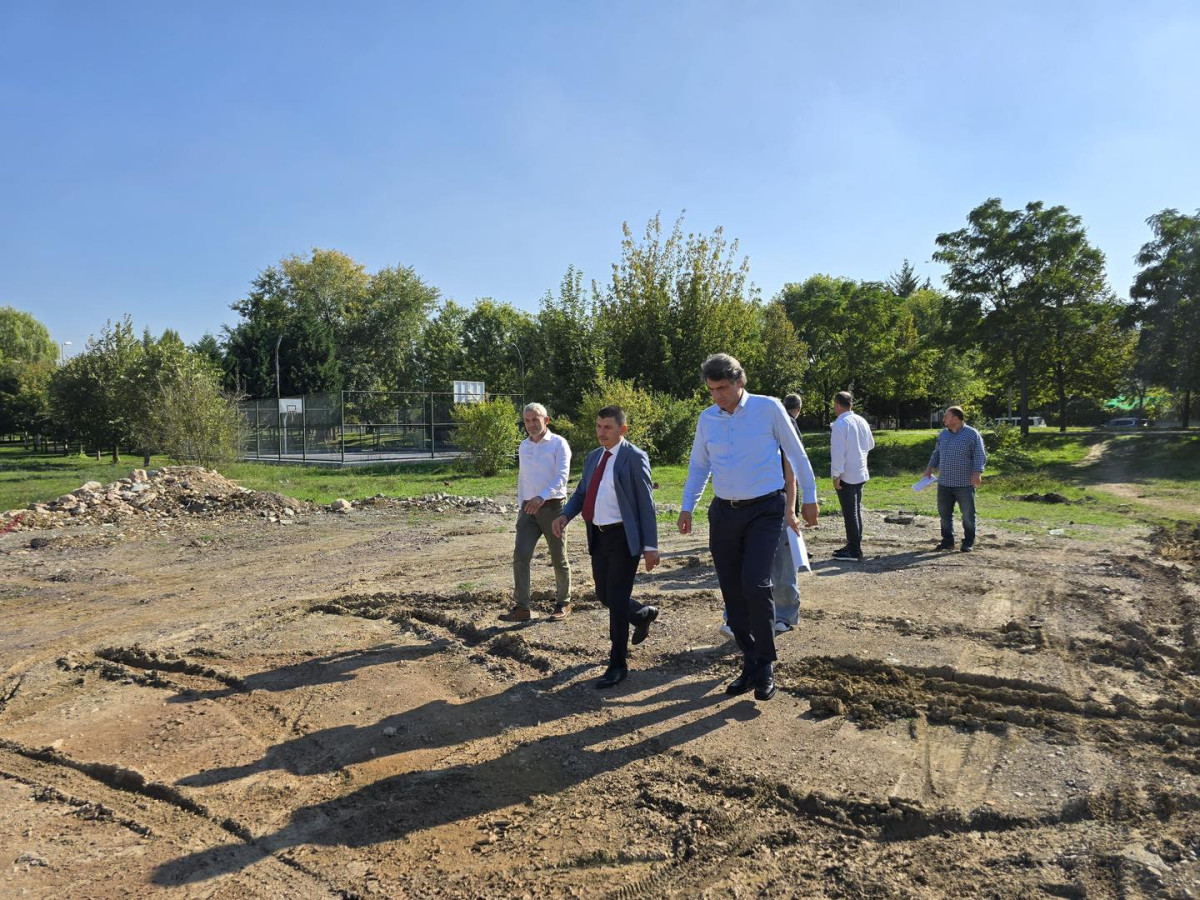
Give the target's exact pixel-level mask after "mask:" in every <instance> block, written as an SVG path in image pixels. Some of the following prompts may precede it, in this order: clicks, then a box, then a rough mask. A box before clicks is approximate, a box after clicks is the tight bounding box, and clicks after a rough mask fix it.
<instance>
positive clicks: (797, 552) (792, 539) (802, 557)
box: [787, 528, 812, 572]
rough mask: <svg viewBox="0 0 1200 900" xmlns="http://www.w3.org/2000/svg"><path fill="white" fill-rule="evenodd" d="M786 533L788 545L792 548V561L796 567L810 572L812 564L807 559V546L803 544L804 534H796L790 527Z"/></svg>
mask: <svg viewBox="0 0 1200 900" xmlns="http://www.w3.org/2000/svg"><path fill="white" fill-rule="evenodd" d="M787 533H788V545H789V546H790V547H791V548H792V562H793V563H795V566H796V568H797V569H808V571H810V572H811V571H812V565H811V564H810V563H809V561H808V547H806V546H805V545H804V535H802V534H796V532H794V531H792V529H790V528H789V529H788V530H787Z"/></svg>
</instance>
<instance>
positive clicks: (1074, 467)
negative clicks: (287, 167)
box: [0, 430, 1200, 533]
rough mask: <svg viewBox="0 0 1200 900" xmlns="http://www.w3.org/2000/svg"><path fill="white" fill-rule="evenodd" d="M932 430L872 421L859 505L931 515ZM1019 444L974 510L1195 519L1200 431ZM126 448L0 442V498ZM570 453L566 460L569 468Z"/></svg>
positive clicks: (291, 484)
mask: <svg viewBox="0 0 1200 900" xmlns="http://www.w3.org/2000/svg"><path fill="white" fill-rule="evenodd" d="M936 436H937V432H936V431H933V430H927V431H902V432H880V433H878V434H877V435H876V444H877V446H876V449H875V451H874V452H873V453H872V454H871V471H872V478H871V482H870V484H869V485H868V487H867V489H866V490H865V491H864V492H863V503H864V505H866V506H867V507H868V508H871V509H892V510H905V511H910V512H917V513H921V514H923V515H935V514H936V511H937V509H936V504H937V500H936V494H935V492H934V491H932V490H928V491H925V492H923V493H921V494H914V493H913V492H912V490H911V489H910V486H911V484H912V483H913V482H914V481H916V480H917V478H919V477H920V475H921V472H922V471H923V470H924V468H925V464H926V462H927V461H928V458H929V453H930V451H931V450H932V447H933V441H934V439H935V438H936ZM1105 442H1107V446H1106V447H1104V448H1103V449H1104V452H1103V453H1102V454H1100V455H1099V456H1097V457H1096V458H1095V459H1093V460H1089V454H1090V453H1094V452H1095V451H1096V450H1097V448H1098V447H1099V446H1100V445H1101V444H1104V443H1105ZM805 445H806V447H807V449H808V452H809V456H810V458H811V460H812V463H813V468H814V470H815V471H816V473H817V476H818V495H819V497H820V500H821V503H822V506H823V507H825V508H826V514H828V515H833V514H835V512H836V508H837V497H836V496H835V494H834V491H833V487H832V484H831V483H830V481H829V478H828V477H827V473H828V471H829V436H828V434H815V435H811V436H807V437H806V439H805ZM1025 448H1026V450H1027V451H1028V452H1029V454H1030V456H1031V457H1032V458H1033V460H1034V462H1035V463H1036V469H1034V470H1033V471H1029V472H1003V471H1001V472H996V471H995V470H993V469H989V472H988V475H987V477H986V478H985V479H984V484H983V487H982V488H981V489H980V493H979V501H978V507H979V514H980V517H981V518H982V519H985V520H988V521H992V522H994V523H995V524H998V525H1003V526H1005V527H1010V528H1013V529H1015V530H1028V529H1041V528H1047V527H1052V528H1058V527H1061V528H1065V529H1067V530H1068V533H1086V528H1087V526H1093V525H1103V526H1120V525H1126V524H1131V523H1143V524H1157V523H1161V522H1166V521H1200V434H1187V435H1180V434H1156V433H1152V432H1151V433H1136V434H1121V435H1109V434H1104V433H1100V432H1094V431H1074V432H1068V433H1066V434H1059V433H1058V432H1057V431H1050V430H1045V431H1035V432H1032V433H1031V434H1030V437H1029V440H1028V442H1027V443H1026V445H1025ZM126 459H127V461H126V462H125V463H124V464H122V465H120V466H113V465H111V464H108V463H107V462H105V463H97V462H95V461H94V460H90V459H87V458H84V457H62V456H46V455H34V454H29V453H26V452H25V451H23V450H22V449H21V448H19V447H16V446H11V445H9V446H0V509H13V508H22V507H24V506H26V505H27V504H29V503H30V502H32V501H35V500H49V499H53V498H55V497H57V496H59V495H60V494H64V493H67V492H69V491H71V490H74V489H75V488H77V487H79V486H80V485H81V484H83V483H84V482H85V481H90V480H95V481H100V482H109V481H113V480H115V479H116V478H119V477H122V476H126V475H128V474H129V470H130V469H132V468H134V467H136V466H139V465H140V464H141V458H140V457H127V458H126ZM581 462H582V460H581V459H580V460H576V464H577V466H576V470H575V471H576V474H577V472H578V464H580V463H581ZM168 463H169V460H167V459H166V458H163V457H155V458H154V459H153V460H152V461H151V465H152V466H162V465H167V464H168ZM222 472H223V474H225V475H226V476H227V477H229V478H232V479H233V480H234V481H236V482H238V483H239V484H243V485H245V486H246V487H250V488H254V489H256V490H267V491H277V492H279V493H282V494H287V495H289V496H293V497H297V498H299V499H302V500H311V501H314V502H316V503H329V502H331V501H333V500H335V499H337V498H339V497H345V498H347V499H355V498H360V497H369V496H372V495H374V494H380V493H382V494H385V495H387V496H391V497H411V496H420V495H423V494H430V493H435V492H438V491H445V492H448V493H454V494H459V495H467V496H489V497H503V496H512V494H513V493H514V492H515V490H516V472H515V471H509V472H506V473H505V474H502V475H499V476H496V477H494V478H480V477H478V476H475V475H473V474H471V473H469V472H467V471H464V470H463V469H461V468H459V467H458V466H457V465H455V464H453V463H446V464H419V465H413V464H408V465H387V464H381V465H376V466H358V467H352V468H346V469H333V468H326V467H317V466H296V465H288V466H276V465H269V464H263V463H233V464H229V465H226V466H223V467H222ZM654 477H655V480H656V481H657V482H658V484H659V486H660V490H659V492H658V498H659V500H660V502H662V503H664V504H666V505H668V506H674V507H677V506H678V503H679V498H680V496H681V493H682V490H683V481H684V478H685V477H686V468H685V467H684V466H657V467H655V470H654ZM446 482H449V485H447V484H446ZM1113 484H1120V485H1123V486H1124V488H1125V489H1124V490H1122V491H1121V492H1120V493H1117V492H1116V490H1115V489H1114V488H1112V487H1111V486H1112V485H1113ZM1105 485H1108V486H1109V487H1107V488H1106V487H1104V486H1105ZM1047 492H1055V493H1059V494H1062V495H1063V496H1065V497H1067V498H1068V499H1069V500H1071V501H1072V503H1070V504H1060V505H1050V504H1044V503H1033V502H1028V501H1023V500H1019V499H1016V498H1017V497H1018V496H1020V495H1025V494H1032V493H1038V494H1044V493H1047ZM703 505H704V504H703V502H702V506H703ZM674 515H675V514H674V512H671V511H666V512H664V513H663V518H664V519H665V520H673V519H674ZM1072 529H1074V531H1072Z"/></svg>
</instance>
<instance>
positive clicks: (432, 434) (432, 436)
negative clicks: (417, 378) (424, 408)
mask: <svg viewBox="0 0 1200 900" xmlns="http://www.w3.org/2000/svg"><path fill="white" fill-rule="evenodd" d="M436 457H437V412H435V411H434V408H433V391H430V392H429V458H430V459H435V458H436Z"/></svg>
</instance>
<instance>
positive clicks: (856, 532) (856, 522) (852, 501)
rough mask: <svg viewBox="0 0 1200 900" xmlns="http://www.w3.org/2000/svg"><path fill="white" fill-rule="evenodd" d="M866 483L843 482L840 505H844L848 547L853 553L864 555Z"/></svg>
mask: <svg viewBox="0 0 1200 900" xmlns="http://www.w3.org/2000/svg"><path fill="white" fill-rule="evenodd" d="M863 484H865V482H859V483H858V484H847V483H846V482H845V481H843V482H842V486H841V488H840V489H839V490H838V492H837V495H838V503H840V504H842V521H843V522H845V523H846V547H847V549H849V551H850V552H851V553H862V531H863V523H862V489H863Z"/></svg>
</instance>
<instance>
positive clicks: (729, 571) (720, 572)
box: [708, 491, 786, 667]
mask: <svg viewBox="0 0 1200 900" xmlns="http://www.w3.org/2000/svg"><path fill="white" fill-rule="evenodd" d="M785 505H786V501H785V500H784V495H783V492H782V491H781V492H780V493H778V494H776V495H775V496H774V497H770V498H768V499H766V500H760V501H759V502H758V503H755V504H753V505H751V506H736V507H731V506H728V505H726V504H724V503H722V502H721V501H720V500H718V499H716V498H714V499H713V501H712V503H711V504H710V505H709V507H708V547H709V549H710V550H711V551H712V557H713V566H714V567H715V568H716V570H717V580H718V581H719V582H720V584H721V595H722V596H723V597H724V598H725V614H726V615H727V616H728V617H729V627H730V629H732V630H733V637H734V640H736V641H737V644H738V647H740V648H741V651H742V656H744V657H745V660H746V664H747V665H749V666H754V667H761V666H762V665H764V664H766V663H770V662H774V661H775V603H774V601H773V600H772V599H771V564H772V563H773V562H774V560H775V550H776V548H777V547H778V546H779V534H780V532H781V531H783V508H784V506H785Z"/></svg>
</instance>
